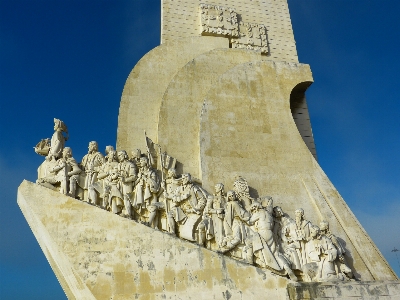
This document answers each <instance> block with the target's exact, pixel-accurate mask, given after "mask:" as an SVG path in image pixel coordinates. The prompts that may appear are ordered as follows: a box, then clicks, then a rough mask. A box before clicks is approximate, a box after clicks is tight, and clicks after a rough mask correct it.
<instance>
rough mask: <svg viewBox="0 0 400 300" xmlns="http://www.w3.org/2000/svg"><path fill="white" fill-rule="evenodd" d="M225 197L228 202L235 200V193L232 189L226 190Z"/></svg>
mask: <svg viewBox="0 0 400 300" xmlns="http://www.w3.org/2000/svg"><path fill="white" fill-rule="evenodd" d="M226 198H227V199H228V202H229V201H235V200H236V193H235V192H234V191H228V192H227V193H226Z"/></svg>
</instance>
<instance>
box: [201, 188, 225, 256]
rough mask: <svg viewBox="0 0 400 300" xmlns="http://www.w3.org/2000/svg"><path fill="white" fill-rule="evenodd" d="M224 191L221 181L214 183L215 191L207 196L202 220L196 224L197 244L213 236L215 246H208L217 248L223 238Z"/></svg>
mask: <svg viewBox="0 0 400 300" xmlns="http://www.w3.org/2000/svg"><path fill="white" fill-rule="evenodd" d="M225 206H226V199H225V191H224V185H223V184H222V183H217V184H216V185H215V193H214V195H213V196H209V197H208V198H207V204H206V207H205V209H204V213H203V220H202V221H201V222H200V224H199V226H198V232H199V233H198V235H199V236H198V237H199V240H198V242H199V244H200V245H204V244H205V242H206V241H207V240H208V241H209V240H211V239H212V238H213V237H215V246H214V247H211V245H209V247H208V248H215V249H217V248H218V245H219V244H220V243H221V242H222V239H223V238H224V216H225Z"/></svg>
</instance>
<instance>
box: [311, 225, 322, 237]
mask: <svg viewBox="0 0 400 300" xmlns="http://www.w3.org/2000/svg"><path fill="white" fill-rule="evenodd" d="M310 235H311V237H312V238H313V239H315V238H318V237H319V236H320V229H319V227H318V226H317V225H311V227H310Z"/></svg>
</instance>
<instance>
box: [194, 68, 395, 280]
mask: <svg viewBox="0 0 400 300" xmlns="http://www.w3.org/2000/svg"><path fill="white" fill-rule="evenodd" d="M311 81H312V77H311V72H310V69H309V66H308V65H302V64H295V63H283V62H273V61H262V62H255V63H245V64H241V65H238V66H236V67H234V68H232V69H230V70H229V71H227V72H226V73H224V74H223V75H222V76H221V77H220V78H219V80H218V82H217V83H216V84H215V85H214V86H213V88H212V89H210V91H209V92H208V94H207V95H206V97H205V98H204V105H203V109H202V112H201V114H200V115H201V117H200V123H201V126H200V136H199V145H200V149H201V150H200V155H199V156H200V157H201V173H202V177H201V178H202V179H203V186H204V187H205V188H206V189H208V188H211V187H212V186H213V185H214V184H215V183H216V182H224V183H228V182H232V181H233V178H235V176H237V175H240V176H243V177H244V178H246V179H247V181H248V182H249V185H250V186H251V187H252V188H254V190H255V191H256V193H257V194H255V195H254V196H264V195H269V196H272V197H273V199H274V204H275V205H279V206H281V207H282V208H283V210H284V211H286V212H288V213H289V214H293V213H294V211H295V209H297V208H300V207H301V208H303V209H304V210H305V212H306V213H305V215H306V218H307V219H308V220H310V221H311V222H312V223H313V224H319V223H320V222H321V221H323V220H327V221H329V223H330V226H331V230H332V232H335V233H336V234H337V235H338V236H339V237H341V238H342V239H343V240H344V242H345V244H346V248H347V250H348V254H349V256H350V257H352V262H351V264H352V265H353V268H354V270H355V271H356V272H357V273H358V274H357V278H358V279H361V280H386V279H396V275H395V274H394V272H393V271H392V270H391V268H390V266H389V265H388V263H387V262H386V260H385V259H384V257H383V256H382V254H381V253H380V251H379V250H378V248H377V247H376V246H375V244H374V243H373V242H372V241H371V239H370V238H369V236H368V234H367V233H366V232H365V230H364V229H363V228H362V226H361V224H360V223H359V222H358V221H357V219H356V218H355V216H354V215H353V213H352V212H351V211H350V209H349V207H348V206H347V205H346V203H345V202H344V200H343V199H342V198H341V197H340V195H339V193H338V191H337V190H336V189H335V188H334V186H333V185H332V184H331V183H330V181H329V179H328V177H327V176H326V175H325V174H324V173H323V171H322V170H321V168H320V167H319V165H318V163H317V162H316V160H315V159H314V157H313V156H312V154H311V153H310V151H309V149H308V148H307V147H306V145H305V143H304V141H303V139H302V137H301V136H300V134H299V132H298V130H297V127H296V124H295V123H294V120H293V117H292V115H291V112H290V103H289V102H290V101H289V99H290V94H291V91H292V90H293V88H294V87H296V86H297V85H299V84H302V83H307V82H311Z"/></svg>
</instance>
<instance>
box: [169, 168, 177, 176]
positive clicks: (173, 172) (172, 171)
mask: <svg viewBox="0 0 400 300" xmlns="http://www.w3.org/2000/svg"><path fill="white" fill-rule="evenodd" d="M168 178H176V170H175V169H172V168H171V169H168Z"/></svg>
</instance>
